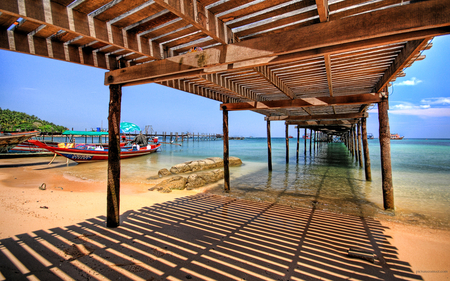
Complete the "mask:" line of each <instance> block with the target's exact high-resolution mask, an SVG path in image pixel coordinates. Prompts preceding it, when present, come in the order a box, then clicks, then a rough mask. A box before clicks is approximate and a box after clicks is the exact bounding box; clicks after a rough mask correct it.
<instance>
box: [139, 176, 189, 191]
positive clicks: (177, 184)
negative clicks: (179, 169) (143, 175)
mask: <svg viewBox="0 0 450 281" xmlns="http://www.w3.org/2000/svg"><path fill="white" fill-rule="evenodd" d="M186 182H187V179H186V178H184V177H182V176H174V177H171V178H169V179H166V180H163V181H162V182H160V183H158V184H157V185H155V186H153V187H151V188H149V189H148V190H150V191H153V190H157V191H159V192H162V193H169V192H172V189H176V190H183V189H185V187H186Z"/></svg>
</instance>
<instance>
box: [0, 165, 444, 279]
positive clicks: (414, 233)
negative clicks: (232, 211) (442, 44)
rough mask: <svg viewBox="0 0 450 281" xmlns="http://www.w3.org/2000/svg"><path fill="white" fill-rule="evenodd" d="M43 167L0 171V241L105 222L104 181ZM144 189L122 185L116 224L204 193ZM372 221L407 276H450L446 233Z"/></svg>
mask: <svg viewBox="0 0 450 281" xmlns="http://www.w3.org/2000/svg"><path fill="white" fill-rule="evenodd" d="M56 163H57V164H58V163H59V164H65V161H64V160H62V159H60V160H58V161H57V162H56ZM45 168H46V164H43V163H40V164H33V165H29V166H17V167H11V165H10V166H7V167H2V168H0V190H1V193H0V203H1V204H0V212H1V213H2V216H0V243H1V241H4V240H5V239H10V238H14V237H17V235H21V234H25V233H34V232H36V231H40V230H48V229H53V228H63V229H64V228H65V227H67V226H72V225H79V224H81V223H83V222H86V221H88V220H92V219H94V218H97V219H103V220H105V219H104V217H105V215H106V182H94V181H89V180H82V179H77V178H75V177H73V178H72V177H67V176H64V175H63V174H62V173H59V172H52V171H50V170H46V169H45ZM42 183H46V190H40V189H39V186H40V185H41V184H42ZM149 187H150V186H149V185H147V184H138V183H134V184H129V183H122V184H121V202H120V212H121V221H122V220H123V219H126V217H127V213H129V212H130V213H132V212H133V211H135V210H138V209H142V208H145V207H150V206H152V205H155V204H160V203H163V202H167V201H173V200H176V199H180V198H182V197H186V196H195V195H196V194H199V193H202V192H204V191H205V189H200V190H190V191H187V190H183V191H173V192H171V193H167V194H163V193H159V192H149V191H147V189H148V188H149ZM224 198H228V197H224ZM255 204H257V203H255ZM295 209H297V207H296V208H295ZM298 209H299V210H301V209H302V208H298ZM320 212H325V211H320ZM375 220H376V221H379V222H380V223H381V225H382V226H383V227H384V229H385V231H384V233H383V235H384V237H386V239H387V240H388V241H389V242H390V244H391V245H393V246H394V247H396V248H397V249H398V258H399V259H400V260H402V261H406V262H408V263H409V266H410V267H411V270H412V272H414V273H415V274H419V275H421V276H422V277H423V278H424V279H425V280H447V279H448V278H450V267H449V266H448V261H449V260H450V231H448V230H442V229H434V228H430V227H424V226H414V225H407V224H401V223H397V222H392V221H386V220H379V219H378V218H376V219H375ZM16 239H17V238H16ZM5 241H6V240H5ZM445 271H446V272H445Z"/></svg>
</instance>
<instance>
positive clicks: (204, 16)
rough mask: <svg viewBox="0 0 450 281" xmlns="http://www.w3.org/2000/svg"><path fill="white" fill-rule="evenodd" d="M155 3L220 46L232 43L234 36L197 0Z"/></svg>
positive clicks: (173, 0)
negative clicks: (220, 44)
mask: <svg viewBox="0 0 450 281" xmlns="http://www.w3.org/2000/svg"><path fill="white" fill-rule="evenodd" d="M154 1H155V2H156V3H158V4H159V5H161V6H162V7H164V8H166V9H167V10H169V11H171V12H172V13H174V14H175V15H177V16H179V17H180V18H182V19H183V20H185V21H186V22H188V23H190V24H192V25H193V26H195V27H196V28H198V29H199V30H201V31H202V32H203V33H205V34H206V35H208V36H210V37H211V38H213V39H214V40H216V41H217V42H219V43H222V44H228V43H232V42H234V35H233V32H232V31H231V29H230V28H229V27H228V26H226V25H225V23H224V22H223V21H222V20H221V19H219V18H218V17H217V16H216V15H214V14H213V13H212V12H211V11H209V10H208V9H206V7H203V6H202V5H201V3H200V2H199V1H197V0H188V1H185V0H169V1H167V0H154Z"/></svg>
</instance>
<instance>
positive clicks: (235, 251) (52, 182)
mask: <svg viewBox="0 0 450 281" xmlns="http://www.w3.org/2000/svg"><path fill="white" fill-rule="evenodd" d="M58 161H59V162H58ZM19 162H20V161H19ZM14 163H17V162H16V160H5V159H2V160H1V162H0V190H1V193H0V202H1V204H0V212H1V214H2V215H1V216H0V264H2V265H1V266H0V273H1V274H0V280H12V279H16V278H18V279H24V278H23V277H24V276H25V277H27V278H29V279H33V278H34V279H35V280H37V279H39V280H53V279H57V280H80V279H86V278H93V279H99V280H107V279H110V280H117V279H119V278H121V279H125V280H185V279H196V280H301V279H311V280H312V279H319V278H322V279H329V280H341V279H364V280H380V279H384V280H396V279H407V280H448V279H450V273H449V271H450V266H449V261H450V232H449V231H446V230H438V229H431V228H424V227H418V226H412V225H403V224H398V223H393V222H386V221H377V220H373V219H370V218H367V219H361V218H358V217H352V216H346V215H339V214H333V213H327V212H324V211H317V210H314V209H312V210H311V209H301V208H292V207H289V206H283V205H278V204H269V203H258V202H250V201H245V200H237V199H233V198H230V197H222V196H217V195H209V194H207V193H205V192H204V191H205V189H201V190H196V191H192V190H191V191H174V192H172V193H168V194H163V193H158V192H149V191H147V189H148V188H149V186H148V185H145V184H122V185H121V206H120V208H121V213H122V216H121V227H119V228H117V229H107V228H105V227H104V224H105V223H104V222H105V215H106V183H105V182H91V181H88V180H80V179H76V178H69V177H65V176H64V175H63V174H60V173H58V172H54V171H52V170H51V169H47V165H46V163H44V162H39V163H35V164H33V165H25V164H24V163H25V162H22V164H23V165H16V164H14ZM64 163H65V161H64V160H62V159H59V160H57V162H56V163H55V164H54V165H63V164H64ZM105 172H106V171H105ZM43 183H45V187H46V189H45V190H41V189H39V187H40V186H42V184H43ZM351 247H358V248H364V249H365V250H367V251H369V252H370V253H373V254H374V255H375V261H374V262H373V263H372V262H370V261H367V260H364V259H358V258H351V257H348V255H347V250H348V249H349V248H351ZM20 276H21V277H20ZM19 277H20V278H19Z"/></svg>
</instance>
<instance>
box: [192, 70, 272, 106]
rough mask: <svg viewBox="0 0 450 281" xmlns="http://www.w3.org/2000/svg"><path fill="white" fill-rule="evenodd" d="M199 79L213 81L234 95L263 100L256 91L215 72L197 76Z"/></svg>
mask: <svg viewBox="0 0 450 281" xmlns="http://www.w3.org/2000/svg"><path fill="white" fill-rule="evenodd" d="M199 77H200V78H201V79H204V80H205V81H208V82H210V83H213V84H214V85H216V86H217V87H219V88H223V89H225V90H226V91H229V92H233V93H234V94H235V95H236V96H238V97H241V98H244V99H249V100H252V101H260V100H264V99H261V97H260V96H258V94H257V93H255V92H253V91H252V90H249V89H248V88H246V87H244V86H242V85H240V84H238V83H236V82H234V81H231V80H230V79H227V78H225V77H223V76H221V75H219V74H217V73H214V74H205V75H201V76H199Z"/></svg>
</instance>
